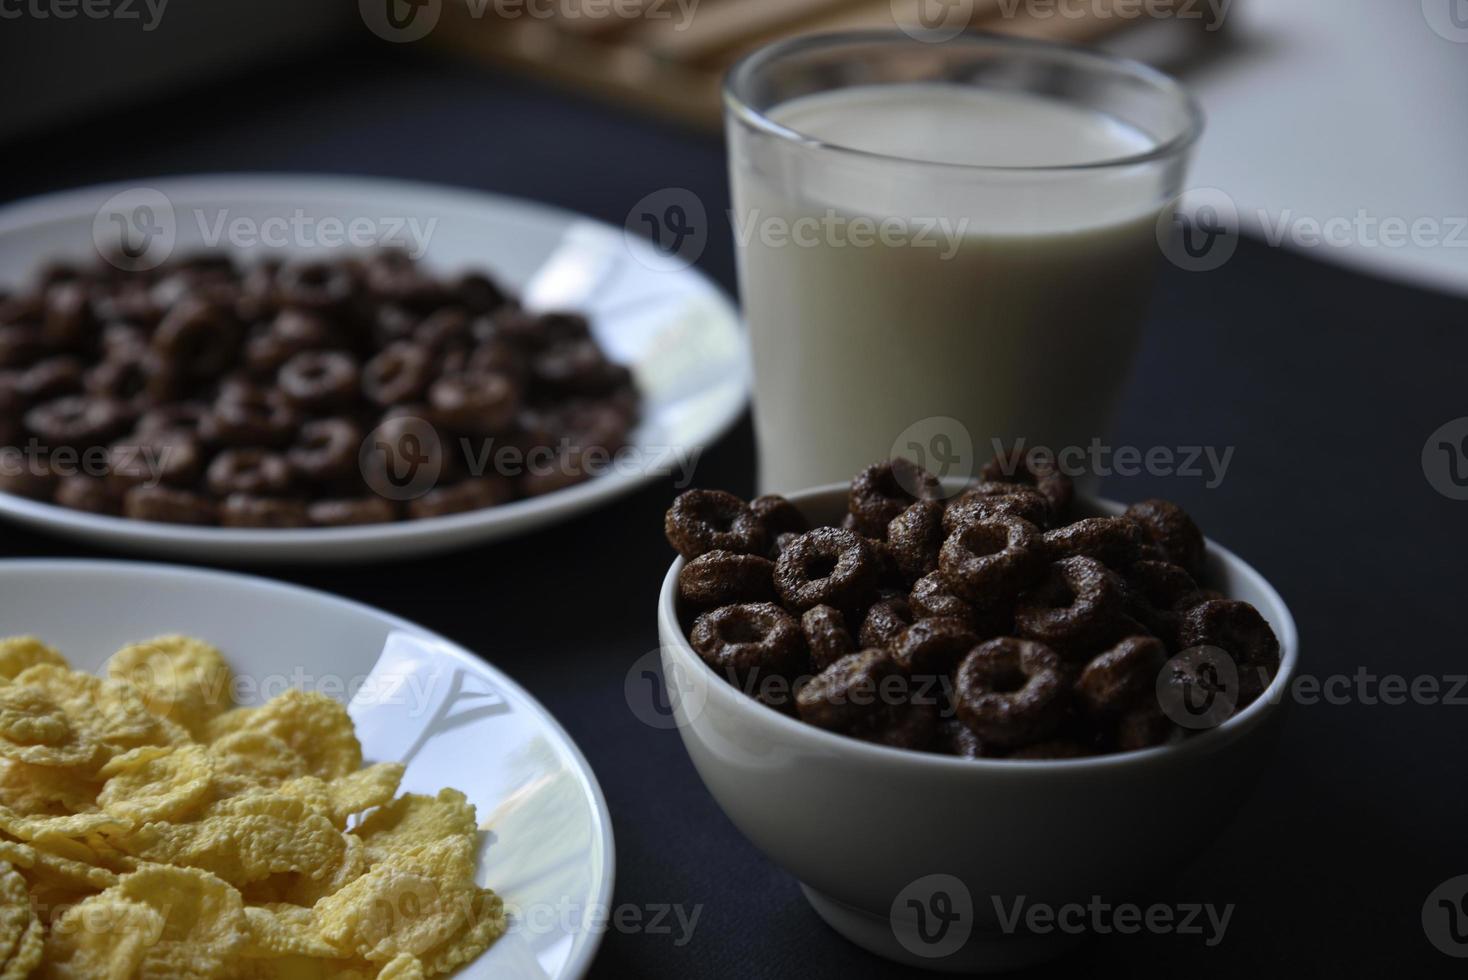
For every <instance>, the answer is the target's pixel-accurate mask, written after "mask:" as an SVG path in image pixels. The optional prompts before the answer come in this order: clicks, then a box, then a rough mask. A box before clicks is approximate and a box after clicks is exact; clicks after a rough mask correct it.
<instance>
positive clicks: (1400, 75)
mask: <svg viewBox="0 0 1468 980" xmlns="http://www.w3.org/2000/svg"><path fill="white" fill-rule="evenodd" d="M1454 3H1456V4H1458V6H1459V16H1458V19H1459V21H1461V22H1462V23H1463V24H1464V25H1465V27H1464V28H1463V29H1461V30H1458V31H1456V32H1451V31H1450V32H1449V33H1454V34H1455V35H1456V36H1457V37H1458V38H1459V39H1460V42H1461V43H1459V42H1455V41H1452V40H1448V39H1447V38H1445V37H1443V36H1442V35H1441V34H1439V33H1437V32H1436V31H1435V30H1434V28H1433V23H1432V22H1430V21H1429V18H1428V15H1427V11H1432V12H1433V13H1434V14H1435V15H1436V16H1437V17H1438V18H1440V19H1439V20H1438V21H1437V23H1439V24H1451V23H1452V21H1450V20H1449V19H1448V17H1449V13H1448V11H1449V8H1450V5H1451V4H1454ZM1228 16H1229V17H1230V18H1231V22H1230V23H1229V25H1228V27H1229V29H1230V30H1233V31H1235V32H1236V38H1237V40H1236V42H1235V45H1234V46H1233V47H1232V48H1231V49H1230V51H1229V52H1228V53H1227V54H1226V55H1225V56H1223V57H1221V58H1219V59H1218V60H1217V61H1216V62H1213V63H1211V64H1209V65H1207V66H1206V67H1201V68H1200V69H1198V70H1197V71H1196V72H1185V73H1184V74H1183V78H1184V80H1185V81H1186V82H1187V83H1188V85H1190V86H1191V87H1192V88H1193V90H1194V91H1195V92H1196V93H1197V95H1198V97H1199V98H1200V100H1201V101H1202V103H1203V105H1204V108H1205V109H1206V110H1207V113H1208V129H1207V132H1206V134H1205V135H1204V138H1203V141H1202V144H1201V146H1200V147H1199V151H1198V155H1197V158H1196V161H1195V164H1194V169H1193V173H1192V176H1191V178H1190V179H1189V186H1191V187H1195V188H1201V187H1217V188H1219V189H1221V190H1223V191H1225V192H1226V193H1227V194H1229V195H1230V196H1231V197H1232V198H1233V199H1234V201H1235V202H1236V203H1237V205H1238V207H1239V212H1240V224H1241V227H1242V228H1243V230H1244V231H1245V232H1246V233H1249V234H1254V235H1259V234H1261V233H1262V228H1263V223H1262V222H1261V221H1260V217H1259V211H1260V210H1261V209H1262V210H1263V211H1264V212H1265V221H1266V222H1268V223H1269V224H1270V225H1271V226H1273V225H1277V223H1278V222H1280V221H1281V220H1282V219H1291V220H1293V219H1295V218H1310V219H1314V220H1316V221H1320V222H1325V221H1327V220H1329V219H1333V218H1344V219H1347V220H1351V221H1354V220H1355V219H1356V216H1357V215H1358V212H1361V211H1364V212H1365V214H1366V215H1367V216H1368V217H1369V218H1374V219H1382V218H1388V217H1391V218H1400V219H1404V220H1405V221H1406V222H1407V223H1408V224H1410V223H1411V222H1413V221H1414V220H1417V219H1419V218H1429V219H1434V220H1435V221H1437V222H1439V223H1441V224H1442V228H1443V233H1444V236H1446V235H1447V234H1448V233H1449V232H1450V231H1451V230H1452V229H1451V228H1450V227H1449V226H1450V225H1456V224H1457V223H1460V222H1465V221H1468V174H1465V166H1468V107H1465V105H1464V102H1463V99H1464V96H1465V94H1468V0H1389V2H1383V0H1248V2H1246V0H1239V2H1237V3H1236V4H1235V5H1234V7H1233V9H1232V10H1231V11H1230V13H1229V15H1228ZM1456 234H1457V236H1458V238H1457V245H1456V246H1453V245H1446V244H1444V245H1436V246H1412V245H1404V246H1402V247H1384V246H1382V245H1379V244H1378V245H1376V246H1372V245H1370V244H1368V243H1366V242H1365V241H1364V240H1359V241H1352V242H1350V243H1348V244H1346V245H1344V246H1339V247H1337V246H1327V245H1319V246H1316V247H1311V248H1305V249H1300V250H1301V251H1304V252H1305V253H1307V254H1311V255H1314V256H1317V257H1319V258H1322V259H1328V260H1331V261H1338V262H1341V263H1345V264H1348V265H1351V266H1354V267H1358V268H1360V269H1361V270H1363V271H1366V272H1371V273H1375V274H1379V275H1385V276H1390V277H1393V278H1398V279H1403V280H1407V281H1411V282H1414V283H1417V284H1420V285H1429V286H1435V287H1437V288H1440V289H1450V290H1453V291H1456V292H1459V293H1465V294H1468V228H1458V229H1457V232H1456ZM1357 237H1363V236H1357Z"/></svg>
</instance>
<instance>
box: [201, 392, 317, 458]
mask: <svg viewBox="0 0 1468 980" xmlns="http://www.w3.org/2000/svg"><path fill="white" fill-rule="evenodd" d="M297 425H298V419H297V416H296V413H295V412H294V411H293V410H292V409H291V407H290V405H289V404H287V403H286V401H285V399H284V398H282V397H281V396H280V395H279V393H277V392H275V391H271V390H268V389H264V388H253V387H250V386H245V385H240V386H233V387H231V388H228V389H225V390H222V391H221V392H220V395H219V397H218V398H216V399H215V401H214V405H213V406H212V407H211V408H210V410H209V412H208V413H207V414H206V415H205V416H204V417H203V419H202V420H200V422H199V435H200V436H202V437H203V438H204V440H205V441H207V442H210V443H217V444H219V445H224V446H283V445H286V444H287V443H289V442H290V441H291V439H292V438H293V437H294V436H295V433H296V428H297Z"/></svg>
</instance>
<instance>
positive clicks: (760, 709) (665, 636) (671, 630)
mask: <svg viewBox="0 0 1468 980" xmlns="http://www.w3.org/2000/svg"><path fill="white" fill-rule="evenodd" d="M849 489H850V486H849V484H846V483H832V484H827V485H825V486H820V487H813V488H810V489H807V490H801V491H799V492H796V493H789V494H785V495H784V496H785V498H786V499H788V500H789V501H790V502H791V503H793V504H796V505H797V506H800V505H808V504H811V503H813V502H816V501H820V500H824V499H826V498H830V497H833V496H836V495H844V494H846V493H847V492H848V491H849ZM1077 500H1078V502H1084V503H1088V504H1091V505H1092V506H1095V507H1097V508H1098V509H1101V510H1104V511H1109V512H1112V513H1118V514H1119V513H1121V511H1122V510H1124V509H1125V508H1124V507H1123V505H1122V504H1120V503H1117V502H1116V501H1113V500H1109V499H1107V498H1104V497H1096V496H1090V495H1082V494H1077ZM1205 542H1206V545H1207V549H1208V553H1209V554H1211V555H1213V556H1215V557H1216V558H1218V559H1219V560H1221V561H1222V562H1223V563H1224V564H1225V565H1226V566H1227V567H1228V568H1229V569H1230V572H1231V573H1232V574H1234V575H1237V576H1239V577H1241V578H1243V579H1245V580H1247V581H1248V582H1249V584H1250V585H1251V586H1252V587H1253V588H1255V589H1257V590H1258V591H1259V592H1260V593H1261V594H1262V595H1263V596H1264V597H1265V599H1266V600H1267V601H1268V603H1269V604H1270V605H1271V606H1272V607H1273V608H1272V609H1270V610H1269V612H1270V614H1271V615H1269V616H1267V617H1266V618H1267V619H1269V620H1270V625H1271V626H1273V627H1274V628H1275V630H1276V632H1277V633H1278V634H1279V647H1280V664H1279V670H1277V671H1276V672H1275V675H1274V679H1273V680H1272V681H1270V683H1269V686H1268V687H1266V688H1265V689H1264V692H1263V693H1262V694H1260V695H1259V697H1257V698H1256V699H1255V700H1254V701H1253V702H1251V703H1250V704H1249V705H1248V706H1247V707H1246V708H1245V709H1244V710H1243V711H1240V712H1239V713H1238V714H1236V715H1234V716H1233V717H1231V718H1229V719H1228V720H1227V721H1225V722H1224V723H1223V724H1221V725H1218V726H1217V727H1215V728H1212V729H1209V730H1208V731H1205V732H1202V733H1200V734H1198V735H1194V736H1193V737H1191V738H1188V739H1186V740H1184V741H1182V742H1179V743H1175V744H1172V745H1158V746H1153V747H1151V748H1147V749H1136V750H1133V751H1131V752H1112V753H1108V754H1106V755H1095V756H1084V757H1082V758H1079V759H968V758H961V757H959V756H952V755H941V754H939V753H936V752H920V751H917V750H916V749H901V748H894V747H891V746H886V745H877V744H875V743H873V742H866V741H862V740H861V739H858V738H852V737H851V736H849V735H841V734H838V733H836V732H830V731H827V730H825V729H823V728H817V727H816V726H815V725H809V724H806V723H805V722H803V721H800V720H799V719H796V718H791V717H789V716H787V715H783V714H781V713H780V712H778V711H775V710H774V709H773V708H770V707H768V706H767V705H764V704H761V703H760V702H758V701H756V700H755V699H754V698H752V697H750V696H749V695H747V694H745V693H744V692H743V691H740V690H739V689H737V688H735V687H734V686H733V685H731V684H729V683H728V682H727V681H726V680H725V679H724V678H723V677H721V676H720V675H719V674H718V673H717V672H715V671H714V669H713V668H712V667H710V666H709V665H708V664H706V663H704V661H703V658H702V657H700V656H699V655H698V654H697V653H695V652H694V650H693V646H692V644H690V643H689V642H688V637H687V636H685V635H684V633H683V628H682V625H681V624H680V623H679V620H678V607H677V599H678V573H679V571H681V570H682V568H683V565H684V564H685V560H684V558H683V556H682V555H678V556H676V557H675V558H674V560H673V563H672V565H671V566H670V567H669V568H668V572H667V574H666V575H665V576H664V577H663V584H662V589H661V590H660V592H659V595H658V631H659V634H660V637H661V640H662V643H661V646H662V650H663V653H664V655H665V656H667V655H668V654H669V653H670V652H671V654H672V655H673V656H675V657H677V658H678V661H679V662H680V663H681V664H682V665H683V666H684V667H685V668H686V669H690V670H692V671H694V672H695V673H697V674H701V675H702V676H704V678H705V679H706V680H707V681H712V682H713V683H709V684H708V689H709V692H710V694H709V696H710V697H719V698H721V699H722V700H723V701H724V703H727V704H736V703H737V704H739V705H740V707H739V708H736V709H735V710H737V711H743V712H746V713H747V714H748V715H749V717H750V718H751V720H753V721H756V722H757V723H759V724H763V725H767V726H773V727H774V728H775V729H777V730H779V731H781V732H783V733H784V734H786V735H787V736H788V737H791V738H804V739H807V740H808V741H809V742H810V743H811V745H812V747H813V748H819V749H822V750H824V751H826V752H839V753H844V754H846V755H849V756H851V757H853V758H854V759H866V760H868V761H870V762H873V763H885V764H892V763H902V764H904V765H908V766H923V767H927V768H930V769H933V770H935V771H937V772H948V773H954V772H960V771H970V772H981V773H989V774H991V775H992V774H995V773H1004V774H1007V775H1008V774H1013V775H1034V774H1042V773H1056V772H1064V773H1067V774H1076V773H1087V772H1093V771H1102V770H1105V771H1111V770H1115V769H1126V768H1135V767H1145V766H1148V765H1151V764H1154V763H1159V762H1163V761H1166V762H1168V763H1172V762H1176V761H1185V760H1187V759H1189V758H1193V757H1198V756H1200V755H1203V754H1209V753H1212V752H1215V751H1218V750H1221V749H1224V748H1226V747H1227V746H1228V744H1229V743H1231V742H1234V741H1237V739H1238V738H1240V737H1241V736H1243V735H1245V734H1247V733H1248V732H1250V731H1252V730H1253V729H1255V728H1257V727H1259V726H1260V725H1261V724H1262V723H1263V722H1264V721H1265V720H1266V719H1267V718H1269V717H1270V716H1271V715H1272V714H1275V713H1277V712H1278V711H1279V709H1280V708H1282V707H1283V706H1284V703H1285V702H1286V701H1287V700H1288V699H1287V698H1286V697H1285V694H1284V692H1285V690H1286V688H1287V687H1288V686H1289V684H1290V683H1291V682H1292V681H1293V680H1294V675H1295V670H1296V668H1297V666H1298V664H1299V646H1300V637H1299V631H1298V629H1297V628H1296V626H1295V619H1294V616H1293V614H1292V613H1291V612H1290V609H1289V607H1288V606H1287V605H1286V604H1285V601H1284V599H1283V598H1282V597H1281V596H1280V594H1279V592H1278V591H1276V590H1275V588H1274V586H1273V585H1271V584H1270V583H1269V580H1268V579H1266V578H1265V577H1264V576H1263V575H1261V574H1260V573H1259V572H1258V571H1257V570H1256V569H1255V568H1254V567H1253V566H1252V565H1250V564H1249V563H1248V562H1246V561H1244V560H1243V559H1242V558H1240V557H1239V556H1238V555H1236V554H1234V553H1233V552H1232V551H1230V550H1229V549H1227V548H1225V547H1223V546H1222V545H1220V544H1218V543H1217V542H1215V541H1214V540H1213V539H1212V538H1205ZM1276 620H1277V621H1276ZM666 682H667V681H666V678H664V683H666ZM715 692H717V693H715ZM729 696H732V700H731V698H730V697H729ZM690 727H692V724H691V723H690V722H685V723H683V724H680V725H679V728H680V729H683V730H685V732H686V729H688V728H690Z"/></svg>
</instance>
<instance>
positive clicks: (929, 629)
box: [892, 618, 979, 676]
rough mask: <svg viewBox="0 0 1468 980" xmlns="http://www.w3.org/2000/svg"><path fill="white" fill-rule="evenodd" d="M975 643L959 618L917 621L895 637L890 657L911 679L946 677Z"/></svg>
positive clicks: (967, 626)
mask: <svg viewBox="0 0 1468 980" xmlns="http://www.w3.org/2000/svg"><path fill="white" fill-rule="evenodd" d="M978 642H979V638H978V637H977V636H976V635H975V634H974V631H973V630H972V629H971V628H970V627H969V624H968V623H966V622H964V621H963V620H961V619H942V618H930V619H920V620H918V621H917V622H915V623H913V624H912V625H911V626H909V627H908V628H907V629H905V630H903V631H902V633H901V634H900V635H899V636H898V637H897V640H896V642H895V643H894V644H893V645H892V658H893V659H894V660H896V661H897V665H898V666H899V667H901V668H902V669H903V670H905V671H907V673H909V674H912V675H913V676H922V675H931V674H948V673H950V672H951V671H952V670H953V668H954V667H955V666H957V664H958V663H959V661H961V660H962V659H963V658H964V657H965V656H966V655H967V654H968V652H969V651H970V650H972V649H973V648H974V645H975V644H977V643H978Z"/></svg>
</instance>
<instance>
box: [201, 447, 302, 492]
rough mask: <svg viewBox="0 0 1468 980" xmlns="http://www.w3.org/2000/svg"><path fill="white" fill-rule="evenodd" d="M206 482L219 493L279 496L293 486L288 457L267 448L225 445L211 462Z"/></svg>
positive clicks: (206, 474)
mask: <svg viewBox="0 0 1468 980" xmlns="http://www.w3.org/2000/svg"><path fill="white" fill-rule="evenodd" d="M204 482H205V485H206V486H208V488H209V492H210V493H212V494H214V495H215V496H218V497H226V496H229V495H230V494H244V495H246V496H252V497H253V496H278V495H280V494H283V493H285V492H286V491H287V490H289V489H290V488H291V468H290V465H289V464H288V463H286V461H285V457H283V456H281V455H280V454H278V453H273V452H270V451H268V450H265V449H226V450H224V451H223V452H222V453H220V454H219V455H218V456H215V457H214V459H213V460H212V461H211V462H210V463H209V468H208V469H207V470H205V472H204Z"/></svg>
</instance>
